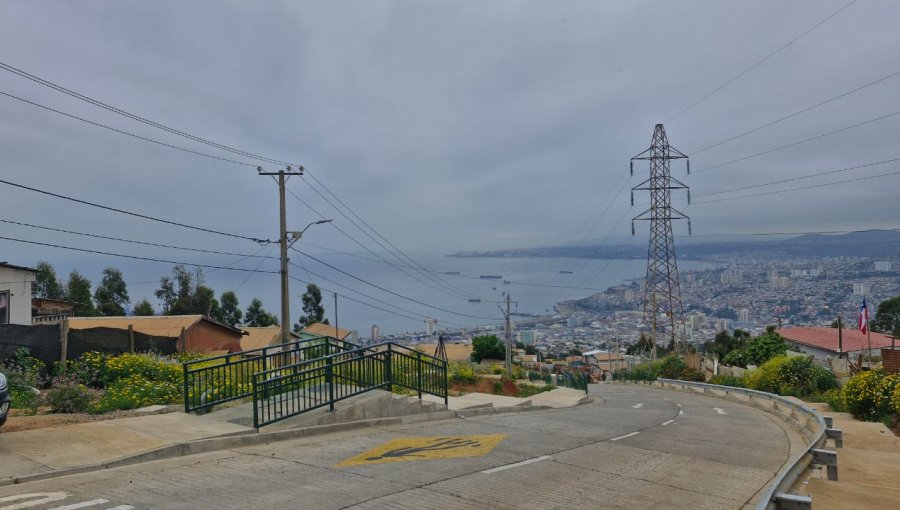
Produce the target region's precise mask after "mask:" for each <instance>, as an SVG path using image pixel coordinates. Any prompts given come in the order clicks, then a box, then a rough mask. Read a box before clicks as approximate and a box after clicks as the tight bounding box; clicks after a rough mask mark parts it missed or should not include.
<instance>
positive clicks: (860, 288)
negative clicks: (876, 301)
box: [853, 283, 869, 296]
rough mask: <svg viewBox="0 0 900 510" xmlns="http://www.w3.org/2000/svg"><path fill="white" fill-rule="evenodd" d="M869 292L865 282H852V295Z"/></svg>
mask: <svg viewBox="0 0 900 510" xmlns="http://www.w3.org/2000/svg"><path fill="white" fill-rule="evenodd" d="M868 293H869V285H868V284H867V283H854V284H853V295H854V296H865V295H866V294H868Z"/></svg>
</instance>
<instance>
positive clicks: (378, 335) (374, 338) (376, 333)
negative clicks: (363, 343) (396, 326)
mask: <svg viewBox="0 0 900 510" xmlns="http://www.w3.org/2000/svg"><path fill="white" fill-rule="evenodd" d="M379 338H381V328H379V327H378V324H372V342H377V341H378V339H379Z"/></svg>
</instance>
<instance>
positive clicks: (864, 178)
mask: <svg viewBox="0 0 900 510" xmlns="http://www.w3.org/2000/svg"><path fill="white" fill-rule="evenodd" d="M898 174H900V171H896V172H887V173H883V174H878V175H870V176H867V177H857V178H855V179H846V180H843V181H835V182H825V183H822V184H811V185H809V186H801V187H798V188H788V189H781V190H775V191H766V192H764V193H754V194H751V195H741V196H737V197H726V198H717V199H714V200H703V201H701V202H693V204H694V205H702V204H712V203H714V202H724V201H726V200H740V199H742V198H752V197H762V196H766V195H777V194H779V193H788V192H790V191H802V190H806V189H812V188H823V187H825V186H834V185H836V184H847V183H849V182H859V181H867V180H869V179H878V178H881V177H889V176H891V175H898Z"/></svg>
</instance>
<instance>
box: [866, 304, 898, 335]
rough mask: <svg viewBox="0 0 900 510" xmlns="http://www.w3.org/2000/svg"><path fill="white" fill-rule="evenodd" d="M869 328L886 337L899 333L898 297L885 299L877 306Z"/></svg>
mask: <svg viewBox="0 0 900 510" xmlns="http://www.w3.org/2000/svg"><path fill="white" fill-rule="evenodd" d="M871 327H872V330H873V331H878V332H879V333H884V334H887V335H891V334H894V332H895V331H900V296H896V297H892V298H890V299H885V300H884V301H882V302H881V303H879V304H878V311H877V312H876V313H875V319H874V320H872V324H871Z"/></svg>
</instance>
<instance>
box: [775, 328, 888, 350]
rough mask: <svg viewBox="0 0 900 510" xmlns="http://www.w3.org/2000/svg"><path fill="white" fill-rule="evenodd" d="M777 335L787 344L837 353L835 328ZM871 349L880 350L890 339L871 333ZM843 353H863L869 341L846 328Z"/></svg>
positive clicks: (783, 331)
mask: <svg viewBox="0 0 900 510" xmlns="http://www.w3.org/2000/svg"><path fill="white" fill-rule="evenodd" d="M778 334H780V335H781V336H783V337H784V339H785V340H787V341H789V342H795V343H798V344H803V345H808V346H810V347H816V348H819V349H824V350H828V351H832V352H835V353H836V352H838V330H837V328H803V327H794V328H784V329H779V330H778ZM871 335H872V349H880V348H882V347H887V346H890V345H891V337H889V336H888V335H882V334H881V333H875V332H874V331H873V332H871ZM842 337H843V352H854V351H863V350H866V349H868V348H869V339H868V338H867V337H866V335H864V334H862V332H860V331H859V330H858V329H855V328H846V329H844V330H843V333H842Z"/></svg>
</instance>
